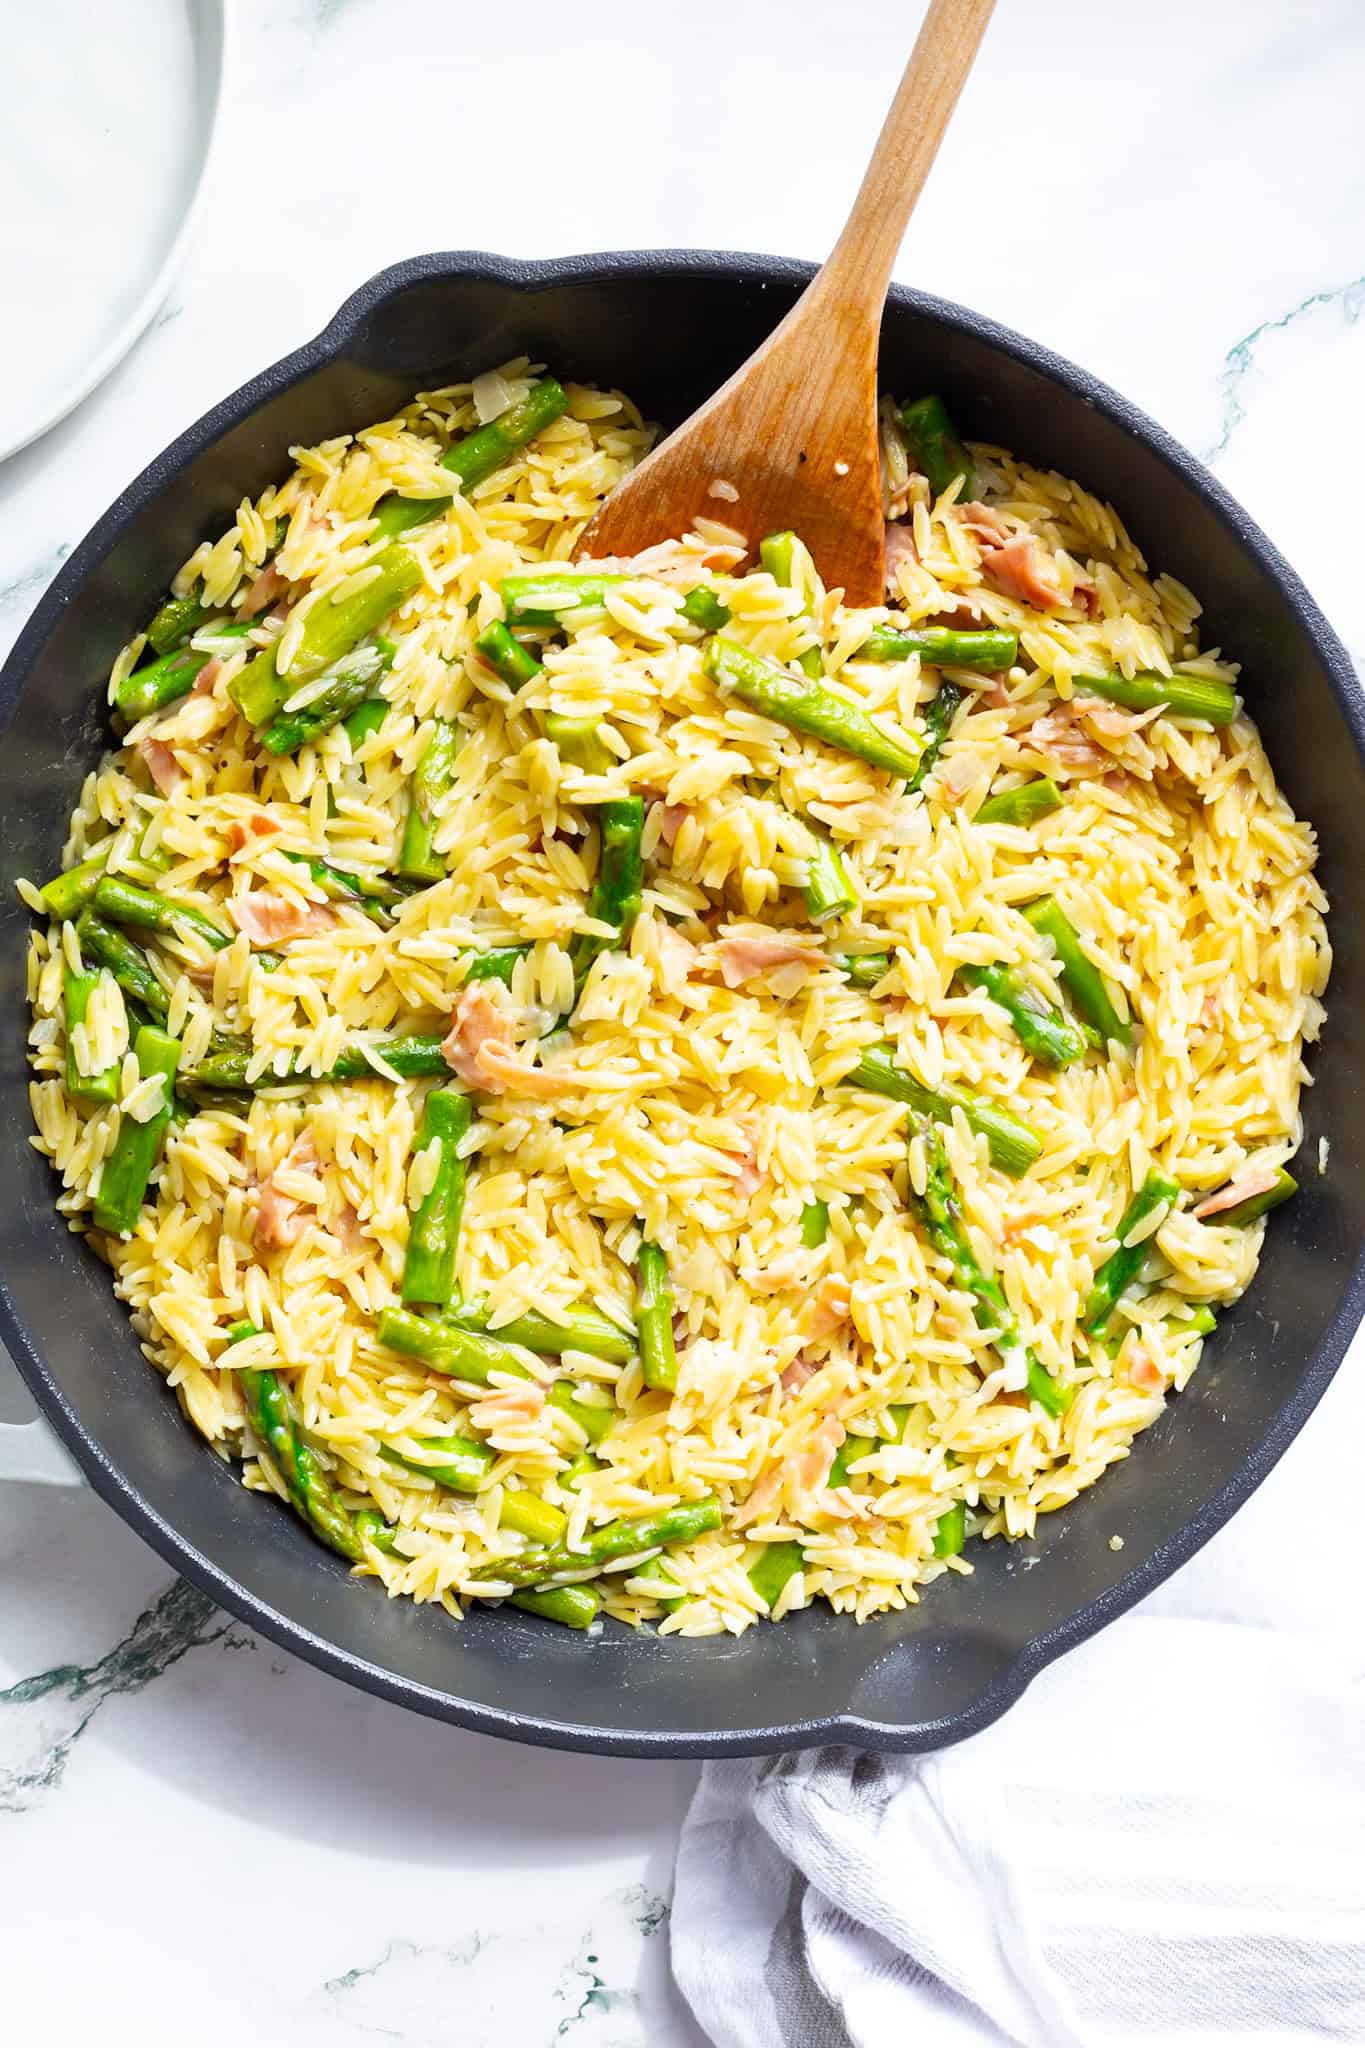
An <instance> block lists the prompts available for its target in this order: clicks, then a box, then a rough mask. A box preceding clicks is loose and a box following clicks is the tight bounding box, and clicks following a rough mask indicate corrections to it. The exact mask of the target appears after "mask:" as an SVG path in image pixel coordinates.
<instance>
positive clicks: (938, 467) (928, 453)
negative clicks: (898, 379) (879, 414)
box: [900, 396, 976, 503]
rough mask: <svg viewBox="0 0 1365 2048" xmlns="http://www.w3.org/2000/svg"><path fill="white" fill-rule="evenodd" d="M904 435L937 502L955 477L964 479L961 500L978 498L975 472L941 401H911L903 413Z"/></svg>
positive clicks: (901, 420)
mask: <svg viewBox="0 0 1365 2048" xmlns="http://www.w3.org/2000/svg"><path fill="white" fill-rule="evenodd" d="M900 422H901V432H902V433H903V434H904V436H905V446H906V449H907V451H908V453H909V456H910V460H911V462H912V464H913V465H914V467H915V468H916V469H917V470H918V471H919V472H920V475H921V476H923V477H925V478H927V480H928V484H929V488H930V490H931V491H932V492H933V494H934V496H935V497H936V498H941V497H942V495H943V493H944V492H945V491H946V490H947V488H948V486H949V485H950V484H951V483H952V481H953V479H954V478H955V477H959V476H960V477H961V478H962V490H961V493H960V496H961V500H962V502H963V503H966V501H967V500H968V499H971V498H974V497H975V496H976V470H975V467H974V466H973V463H972V458H971V456H970V455H969V454H968V452H967V449H966V447H965V446H964V444H963V443H962V441H960V440H959V439H958V435H957V430H956V428H955V427H954V426H953V423H952V421H951V420H950V419H949V417H948V408H947V407H946V406H945V405H944V403H943V400H942V399H941V398H935V397H933V396H928V397H925V398H916V399H912V400H911V401H910V403H909V404H908V405H903V406H902V407H901V410H900Z"/></svg>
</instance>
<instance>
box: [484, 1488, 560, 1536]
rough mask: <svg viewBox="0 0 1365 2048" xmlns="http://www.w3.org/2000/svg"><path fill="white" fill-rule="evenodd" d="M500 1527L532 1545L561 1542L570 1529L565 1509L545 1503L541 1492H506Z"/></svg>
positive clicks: (499, 1519) (499, 1517) (503, 1499)
mask: <svg viewBox="0 0 1365 2048" xmlns="http://www.w3.org/2000/svg"><path fill="white" fill-rule="evenodd" d="M498 1526H499V1528H502V1529H511V1530H512V1531H513V1532H514V1533H515V1534H516V1535H518V1536H525V1537H526V1538H527V1539H528V1541H529V1542H531V1543H545V1544H552V1543H558V1542H559V1540H560V1538H561V1537H562V1536H563V1534H564V1531H565V1530H566V1529H567V1528H568V1526H569V1518H568V1516H567V1515H566V1514H565V1512H564V1510H563V1508H557V1507H554V1506H553V1505H552V1504H551V1503H550V1502H549V1501H548V1500H542V1499H541V1498H540V1495H539V1494H538V1493H527V1492H525V1491H524V1490H522V1491H515V1492H511V1493H504V1495H503V1497H502V1508H501V1510H500V1512H499V1514H498Z"/></svg>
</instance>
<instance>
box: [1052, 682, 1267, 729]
mask: <svg viewBox="0 0 1365 2048" xmlns="http://www.w3.org/2000/svg"><path fill="white" fill-rule="evenodd" d="M1074 681H1075V689H1076V695H1077V696H1078V697H1086V696H1089V697H1103V698H1105V699H1106V701H1107V702H1108V703H1110V704H1122V706H1123V707H1124V709H1125V710H1126V711H1168V712H1171V713H1173V714H1174V716H1175V717H1177V718H1203V719H1207V721H1208V723H1209V724H1210V725H1231V724H1232V721H1233V719H1234V718H1235V717H1236V716H1237V692H1236V691H1235V690H1234V689H1233V688H1232V686H1231V684H1230V683H1219V682H1214V681H1211V680H1210V679H1209V678H1208V677H1207V676H1163V675H1157V674H1156V673H1154V672H1144V673H1143V674H1140V675H1135V676H1076V677H1075V678H1074Z"/></svg>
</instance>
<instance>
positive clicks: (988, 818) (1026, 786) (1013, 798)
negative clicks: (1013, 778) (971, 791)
mask: <svg viewBox="0 0 1365 2048" xmlns="http://www.w3.org/2000/svg"><path fill="white" fill-rule="evenodd" d="M1061 807H1062V792H1061V791H1060V790H1059V789H1058V787H1057V785H1056V783H1055V782H1053V781H1052V780H1051V778H1050V777H1049V776H1046V775H1039V776H1036V777H1035V778H1034V780H1033V781H1032V782H1021V783H1019V784H1018V786H1017V787H1016V788H1014V789H1002V790H1001V791H1000V794H999V795H998V796H988V797H987V798H986V801H985V803H984V804H982V806H981V808H980V810H979V811H978V812H977V814H976V816H975V818H974V819H973V820H972V823H973V824H974V825H1036V824H1037V822H1038V820H1039V819H1040V818H1046V817H1047V816H1048V814H1049V812H1051V811H1059V810H1060V809H1061Z"/></svg>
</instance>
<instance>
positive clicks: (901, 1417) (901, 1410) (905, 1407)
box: [886, 1402, 914, 1444]
mask: <svg viewBox="0 0 1365 2048" xmlns="http://www.w3.org/2000/svg"><path fill="white" fill-rule="evenodd" d="M886 1412H887V1414H888V1415H889V1416H890V1417H891V1437H890V1441H891V1442H892V1443H893V1444H903V1443H904V1442H905V1438H906V1434H907V1432H908V1430H909V1428H910V1417H911V1416H912V1415H913V1414H914V1409H913V1407H912V1406H911V1405H910V1403H909V1402H905V1403H901V1402H898V1403H897V1404H896V1406H895V1407H894V1408H888V1409H887V1411H886Z"/></svg>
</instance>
